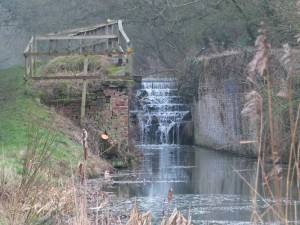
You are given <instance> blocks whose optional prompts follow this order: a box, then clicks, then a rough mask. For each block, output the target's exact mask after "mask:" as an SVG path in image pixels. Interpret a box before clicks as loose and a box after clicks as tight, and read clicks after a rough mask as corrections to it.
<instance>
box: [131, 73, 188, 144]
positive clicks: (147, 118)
mask: <svg viewBox="0 0 300 225" xmlns="http://www.w3.org/2000/svg"><path fill="white" fill-rule="evenodd" d="M136 95H137V98H138V105H139V107H138V109H137V110H135V111H134V112H135V113H136V115H137V117H138V121H139V126H140V142H141V144H180V126H181V124H182V123H183V121H184V119H185V117H186V116H187V115H188V114H189V113H190V110H189V106H188V104H184V103H183V101H182V99H181V98H180V97H179V96H178V90H177V89H176V82H175V80H174V79H166V78H163V79H162V78H160V79H159V78H153V79H150V78H148V79H143V80H142V84H141V89H139V90H138V91H137V94H136Z"/></svg>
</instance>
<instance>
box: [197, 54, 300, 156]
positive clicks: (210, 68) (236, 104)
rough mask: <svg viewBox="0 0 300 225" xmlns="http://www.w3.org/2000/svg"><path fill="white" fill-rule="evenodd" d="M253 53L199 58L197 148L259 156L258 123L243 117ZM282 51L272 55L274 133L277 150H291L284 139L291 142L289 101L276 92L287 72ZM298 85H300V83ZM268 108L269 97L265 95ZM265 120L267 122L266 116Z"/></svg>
mask: <svg viewBox="0 0 300 225" xmlns="http://www.w3.org/2000/svg"><path fill="white" fill-rule="evenodd" d="M253 54H254V53H253V52H247V51H245V52H230V53H223V54H218V55H213V56H210V57H202V58H198V59H196V61H197V62H198V66H197V67H196V68H197V69H196V70H197V71H196V73H197V78H198V81H199V83H198V85H197V86H198V91H197V96H195V97H194V99H193V102H192V118H193V122H194V142H195V144H196V145H200V146H206V147H210V148H214V149H217V150H220V151H231V152H235V153H238V154H246V155H257V144H256V143H247V144H245V141H247V142H251V141H257V131H258V126H257V124H255V123H253V122H251V121H250V119H249V117H246V116H243V115H242V114H241V112H242V109H243V107H244V104H245V95H246V93H247V92H249V91H250V90H251V89H252V88H253V87H252V86H251V84H250V82H249V81H247V65H248V63H249V62H250V60H251V59H252V57H253ZM281 57H282V52H279V53H272V54H270V68H269V69H270V75H271V83H272V95H273V99H272V100H273V104H274V130H275V139H276V145H277V147H278V151H279V152H280V151H285V149H288V146H285V145H286V142H284V141H282V140H284V139H289V136H288V135H289V132H288V127H289V122H288V119H287V118H288V114H287V113H288V112H287V107H286V100H283V99H280V98H279V97H278V96H276V93H278V92H279V91H280V88H281V87H280V86H281V85H282V83H281V81H280V80H282V79H283V78H284V77H285V76H286V70H285V68H284V66H283V65H282V64H281V60H280V58H281ZM194 69H195V68H194ZM259 79H261V81H259V82H261V84H260V87H262V89H261V90H260V92H261V94H262V95H264V94H265V89H263V88H265V87H264V86H265V84H264V83H265V81H264V78H263V77H260V78H259ZM298 83H299V82H298ZM263 99H264V105H265V107H266V105H267V104H266V96H263ZM264 121H268V119H267V116H266V115H264ZM263 126H264V135H263V138H264V143H265V145H264V146H263V148H264V151H266V152H268V151H269V147H268V146H269V145H268V133H267V132H268V125H267V122H264V125H263Z"/></svg>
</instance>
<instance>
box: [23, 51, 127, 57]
mask: <svg viewBox="0 0 300 225" xmlns="http://www.w3.org/2000/svg"><path fill="white" fill-rule="evenodd" d="M119 54H124V53H122V52H117V51H116V52H110V51H106V50H104V51H103V52H32V53H31V52H28V53H24V56H51V57H57V56H70V55H119Z"/></svg>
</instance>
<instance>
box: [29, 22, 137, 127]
mask: <svg viewBox="0 0 300 225" xmlns="http://www.w3.org/2000/svg"><path fill="white" fill-rule="evenodd" d="M101 55H106V56H109V57H113V58H114V59H115V61H116V62H117V63H116V64H118V65H122V66H123V68H124V71H123V72H121V73H119V75H114V76H108V75H105V74H96V75H95V73H91V72H90V71H89V69H88V68H89V58H91V57H92V56H101ZM61 56H65V57H68V56H81V57H83V58H84V63H83V71H79V72H78V73H77V74H72V75H70V74H68V75H66V74H62V75H61V74H46V75H45V74H41V73H39V68H40V66H41V65H45V64H47V62H50V61H51V60H53V59H54V58H56V57H61ZM24 57H25V77H24V78H25V80H26V81H37V80H74V79H76V80H82V82H83V88H82V104H81V123H82V121H83V118H84V116H85V106H86V88H87V82H88V80H91V79H93V80H94V79H101V80H105V79H122V80H131V79H132V46H131V42H130V40H129V38H128V36H127V35H126V33H125V31H124V29H123V22H122V20H107V22H106V23H101V24H96V25H92V26H87V27H82V28H77V29H70V30H64V31H61V32H56V33H50V34H47V35H43V36H33V37H32V38H31V40H30V41H29V43H28V45H27V47H26V49H25V51H24Z"/></svg>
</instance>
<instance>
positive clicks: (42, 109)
mask: <svg viewBox="0 0 300 225" xmlns="http://www.w3.org/2000/svg"><path fill="white" fill-rule="evenodd" d="M23 72H24V70H23V68H22V67H20V66H15V67H12V68H10V69H2V70H0V118H1V120H0V154H1V156H2V157H4V158H5V160H1V163H5V164H9V165H10V166H12V167H13V168H15V169H16V170H17V171H18V170H19V169H20V168H21V166H22V162H21V160H20V159H21V155H22V154H21V153H22V150H24V149H26V146H27V142H28V135H29V133H30V132H33V131H34V130H36V129H39V130H43V131H44V132H45V133H47V134H52V135H54V133H55V136H56V142H57V143H58V145H57V148H56V149H55V150H54V152H53V157H54V158H55V159H57V160H59V164H60V165H64V164H65V165H70V163H71V164H74V163H77V162H78V159H79V157H80V152H81V151H82V150H81V146H80V144H79V142H77V143H76V141H74V140H71V139H70V138H69V137H68V136H67V135H68V134H70V130H72V132H74V134H73V136H76V135H77V136H78V133H77V134H76V131H77V132H80V131H79V129H76V128H74V126H73V125H72V123H71V122H70V121H68V120H66V119H64V118H62V117H59V116H58V115H57V114H56V113H55V112H54V111H53V110H51V109H50V108H48V107H46V106H44V105H42V104H40V103H39V101H38V99H36V98H35V97H34V95H33V94H32V93H31V91H30V89H26V85H25V82H24V79H23ZM74 129H75V130H74Z"/></svg>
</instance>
